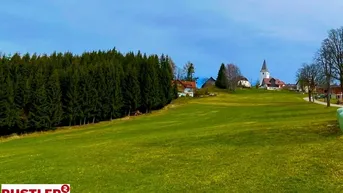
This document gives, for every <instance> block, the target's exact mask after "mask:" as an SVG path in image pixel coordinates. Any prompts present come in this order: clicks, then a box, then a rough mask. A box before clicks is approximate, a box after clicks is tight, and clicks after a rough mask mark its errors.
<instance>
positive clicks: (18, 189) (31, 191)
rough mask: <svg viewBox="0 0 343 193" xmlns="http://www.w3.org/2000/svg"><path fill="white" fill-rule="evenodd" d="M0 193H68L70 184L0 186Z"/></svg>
mask: <svg viewBox="0 0 343 193" xmlns="http://www.w3.org/2000/svg"><path fill="white" fill-rule="evenodd" d="M1 193H70V184H2V185H1Z"/></svg>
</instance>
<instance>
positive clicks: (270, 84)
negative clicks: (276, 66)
mask: <svg viewBox="0 0 343 193" xmlns="http://www.w3.org/2000/svg"><path fill="white" fill-rule="evenodd" d="M285 85H286V84H285V83H284V82H283V81H281V80H279V79H277V78H274V77H271V76H270V72H269V70H268V68H267V63H266V60H264V61H263V64H262V68H261V71H260V88H264V89H267V90H279V89H281V88H282V87H284V86H285Z"/></svg>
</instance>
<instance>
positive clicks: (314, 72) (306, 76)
mask: <svg viewBox="0 0 343 193" xmlns="http://www.w3.org/2000/svg"><path fill="white" fill-rule="evenodd" d="M321 76H322V74H321V73H320V68H319V67H318V65H316V64H303V66H302V67H301V68H300V69H299V70H298V72H297V80H298V81H302V83H303V84H304V86H307V87H308V99H309V101H310V102H312V98H313V96H312V95H313V91H314V90H315V88H316V85H317V84H318V83H319V82H320V79H321Z"/></svg>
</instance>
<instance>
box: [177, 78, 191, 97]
mask: <svg viewBox="0 0 343 193" xmlns="http://www.w3.org/2000/svg"><path fill="white" fill-rule="evenodd" d="M173 84H177V90H178V95H179V97H183V96H190V97H194V92H195V90H196V83H195V81H182V80H174V81H173Z"/></svg>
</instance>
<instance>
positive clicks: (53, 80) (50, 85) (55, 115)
mask: <svg viewBox="0 0 343 193" xmlns="http://www.w3.org/2000/svg"><path fill="white" fill-rule="evenodd" d="M46 91H47V105H48V107H47V116H48V126H47V127H48V129H51V128H54V127H55V126H58V125H59V124H60V122H61V120H62V114H63V111H62V101H61V96H62V92H61V87H60V82H59V75H58V71H57V70H54V71H53V73H52V75H51V76H50V77H49V78H48V82H47V88H46Z"/></svg>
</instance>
